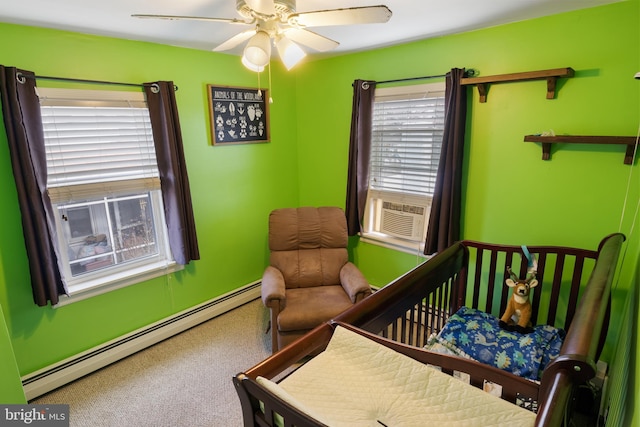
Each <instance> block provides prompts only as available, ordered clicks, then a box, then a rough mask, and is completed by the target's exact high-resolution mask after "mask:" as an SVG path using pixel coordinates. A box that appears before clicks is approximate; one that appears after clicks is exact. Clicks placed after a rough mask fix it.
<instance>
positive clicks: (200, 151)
mask: <svg viewBox="0 0 640 427" xmlns="http://www.w3.org/2000/svg"><path fill="white" fill-rule="evenodd" d="M0 33H2V35H3V36H2V37H1V38H0V63H2V64H3V65H6V66H16V67H18V68H23V69H28V70H32V71H34V72H35V73H36V74H37V75H41V76H62V77H72V78H82V79H97V80H110V81H119V82H136V83H137V82H145V81H154V80H173V81H174V82H175V84H176V85H177V86H178V88H179V90H178V92H177V93H176V98H177V102H178V108H179V114H180V121H181V127H182V135H183V139H184V149H185V157H186V161H187V167H188V172H189V178H190V183H191V192H192V197H193V208H194V213H195V220H196V227H197V231H198V237H199V245H200V254H201V260H200V261H196V262H193V263H192V264H191V265H189V266H187V268H186V269H185V270H184V271H181V272H178V273H176V274H173V275H171V276H169V277H163V278H158V279H155V280H151V281H148V282H145V283H141V284H138V285H134V286H129V287H127V288H124V289H120V290H117V291H113V292H109V293H107V294H104V295H101V296H98V297H95V298H91V299H89V300H85V301H80V302H77V303H74V304H70V305H67V306H63V307H59V308H56V309H53V308H51V307H44V308H40V307H36V306H35V305H34V303H33V300H32V296H31V288H30V281H29V270H28V265H27V257H26V254H25V249H24V243H23V241H24V240H23V237H22V228H21V222H20V210H19V207H18V203H17V195H16V190H15V184H14V180H13V174H12V170H11V163H10V159H9V152H8V147H7V143H6V136H5V133H4V128H2V129H0V182H1V183H2V184H0V185H1V186H2V192H1V193H0V235H2V239H1V240H0V305H1V306H2V307H3V308H4V315H5V318H6V323H7V327H8V329H9V333H10V336H11V339H12V343H13V349H14V352H15V357H16V359H17V363H18V366H19V369H20V373H21V374H22V375H24V374H27V373H30V372H33V371H34V370H37V369H40V368H42V367H44V366H47V365H49V364H51V363H54V362H56V361H59V360H61V359H64V358H66V357H69V356H71V355H73V354H76V353H78V352H80V351H83V350H86V349H88V348H91V347H93V346H95V345H97V344H100V343H102V342H105V341H107V340H110V339H113V338H115V337H117V336H120V335H122V334H124V333H127V332H130V331H132V330H135V329H138V328H140V327H142V326H144V325H147V324H149V323H152V322H154V321H156V320H158V319H161V318H164V317H167V316H169V315H171V314H173V313H176V312H179V311H181V310H184V309H186V308H188V307H191V306H194V305H196V304H198V303H201V302H203V301H206V300H209V299H211V298H214V297H215V296H218V295H221V294H224V293H226V292H229V291H231V290H233V289H236V288H238V287H240V286H243V285H246V284H248V283H252V282H254V281H256V280H258V279H260V277H261V275H262V271H263V269H264V265H265V263H266V262H267V251H266V249H267V240H266V239H267V217H268V213H269V212H270V211H271V210H272V209H274V208H276V207H281V206H295V205H297V204H298V184H297V145H296V142H297V140H296V136H295V128H294V127H293V126H292V123H295V121H296V112H295V109H294V108H291V106H292V105H294V103H295V98H294V90H293V89H294V88H292V87H288V86H286V85H279V84H278V82H282V81H283V79H282V78H281V76H282V73H283V72H284V70H283V69H282V68H281V67H279V66H277V67H274V70H273V81H274V84H273V88H272V89H273V92H274V94H275V102H274V103H273V104H272V105H271V106H270V115H271V120H270V125H271V126H270V129H271V142H270V143H262V144H244V145H234V146H223V147H220V146H212V145H211V140H210V136H209V135H210V133H209V122H208V114H209V112H208V111H209V110H208V107H207V97H206V85H207V84H210V83H211V84H218V85H231V86H243V87H257V84H258V81H257V75H256V74H255V73H251V72H249V71H247V70H245V68H244V67H243V66H242V65H241V64H240V61H239V60H238V58H237V57H235V56H231V55H226V54H219V53H213V52H205V51H198V50H191V49H182V48H175V47H170V46H162V45H157V44H150V43H141V42H133V41H126V40H117V39H109V38H101V37H93V36H87V35H81V34H75V33H68V32H59V31H51V30H45V29H37V28H32V27H24V26H14V25H7V24H0ZM18 41H19V42H18ZM265 80H266V79H265V78H264V76H263V80H262V83H263V87H264V86H265ZM38 84H39V85H41V86H46V85H47V82H46V81H40V82H38ZM49 84H51V83H49ZM90 88H94V87H93V86H91V87H90ZM2 126H3V125H0V127H2Z"/></svg>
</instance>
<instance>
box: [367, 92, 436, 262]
mask: <svg viewBox="0 0 640 427" xmlns="http://www.w3.org/2000/svg"><path fill="white" fill-rule="evenodd" d="M444 96H445V85H444V82H443V83H435V84H427V85H415V86H403V87H397V88H382V89H376V92H375V101H374V106H373V121H372V141H371V145H372V146H371V161H370V168H369V169H370V172H369V173H370V175H369V176H370V178H369V191H368V194H367V205H366V208H365V217H364V232H363V238H364V239H365V240H373V241H374V242H378V243H382V244H388V245H392V246H393V247H396V248H399V249H403V250H407V251H412V252H413V251H415V250H417V249H422V248H423V245H424V241H425V237H426V230H427V225H428V223H429V211H430V209H431V200H432V198H433V192H434V187H435V180H436V174H437V171H438V164H439V161H440V150H441V147H442V137H443V132H444V113H445V111H444V102H445V98H444Z"/></svg>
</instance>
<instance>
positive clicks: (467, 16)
mask: <svg viewBox="0 0 640 427" xmlns="http://www.w3.org/2000/svg"><path fill="white" fill-rule="evenodd" d="M617 1H622V0H298V1H297V11H298V12H307V11H313V10H324V9H337V8H346V7H357V6H373V5H378V4H385V5H387V6H388V7H389V8H390V9H391V11H392V12H393V16H392V17H391V19H390V20H389V22H387V23H385V24H365V25H350V26H344V27H317V28H314V29H313V31H314V32H317V33H319V34H321V35H323V36H325V37H329V38H331V39H334V40H336V41H338V42H340V46H339V47H338V48H337V49H335V50H333V51H332V54H337V53H345V52H354V51H359V50H368V49H372V48H376V47H382V46H390V45H394V44H399V43H403V42H407V41H413V40H419V39H426V38H430V37H435V36H441V35H446V34H453V33H459V32H463V31H469V30H474V29H478V28H485V27H490V26H495V25H500V24H504V23H509V22H515V21H521V20H526V19H531V18H536V17H541V16H546V15H552V14H557V13H561V12H566V11H571V10H576V9H584V8H589V7H594V6H600V5H604V4H609V3H615V2H617ZM235 3H236V2H235V0H179V1H176V0H106V1H105V0H100V1H97V0H13V1H11V0H3V1H1V2H0V22H8V23H16V24H24V25H34V26H39V27H47V28H56V29H63V30H70V31H76V32H80V33H87V34H96V35H104V36H111V37H118V38H124V39H131V40H142V41H149V42H155V43H162V44H168V45H174V46H181V47H189V48H194V49H202V50H211V49H213V48H214V47H215V46H217V45H218V44H220V43H222V42H223V41H225V40H227V39H228V38H230V37H232V36H233V35H235V34H237V33H239V32H240V31H243V30H245V29H248V28H249V27H246V26H244V25H232V24H228V23H222V22H202V21H168V20H155V19H154V20H150V19H137V18H132V17H131V16H130V15H131V14H134V13H140V14H162V15H190V16H207V17H218V18H239V15H238V14H237V12H236V10H235ZM239 52H240V50H239V49H235V50H234V51H232V52H231V53H235V54H238V53H239ZM310 53H312V52H310Z"/></svg>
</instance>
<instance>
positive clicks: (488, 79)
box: [460, 67, 575, 103]
mask: <svg viewBox="0 0 640 427" xmlns="http://www.w3.org/2000/svg"><path fill="white" fill-rule="evenodd" d="M574 75H575V71H574V70H573V68H571V67H566V68H553V69H551V70H540V71H525V72H523V73H512V74H500V75H495V76H484V77H467V78H463V79H461V80H460V84H462V85H475V86H476V88H477V89H478V94H479V96H480V102H482V103H485V102H487V91H488V87H487V85H488V84H490V83H508V82H517V81H526V80H546V81H547V99H554V98H555V96H556V83H557V80H558V78H560V77H573V76H574Z"/></svg>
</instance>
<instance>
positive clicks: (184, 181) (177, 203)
mask: <svg viewBox="0 0 640 427" xmlns="http://www.w3.org/2000/svg"><path fill="white" fill-rule="evenodd" d="M144 88H145V93H146V95H147V104H148V106H149V115H150V117H151V128H152V130H153V140H154V142H155V148H156V157H157V159H158V169H159V170H160V186H161V189H162V197H163V200H164V214H165V218H166V221H167V229H168V231H169V246H170V247H171V252H172V253H173V257H174V259H175V260H176V262H177V263H179V264H188V263H189V262H190V261H192V260H197V259H200V252H199V250H198V238H197V236H196V225H195V220H194V218H193V207H192V204H191V191H190V190H189V177H188V176H187V165H186V163H185V160H184V150H183V146H182V134H181V132H180V120H179V118H178V107H177V105H176V97H175V89H174V85H173V82H154V83H145V85H144Z"/></svg>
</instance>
